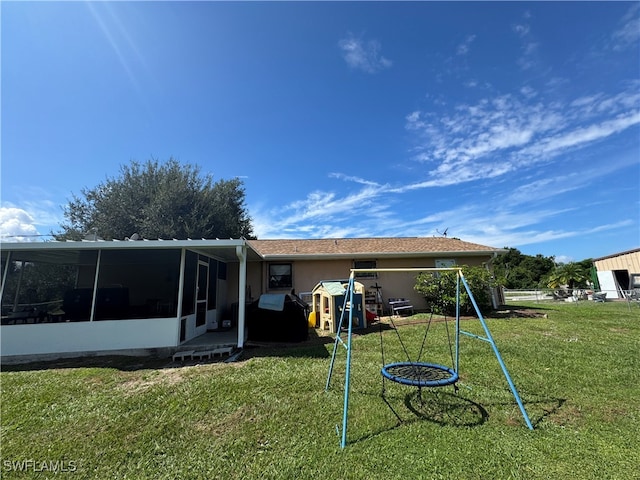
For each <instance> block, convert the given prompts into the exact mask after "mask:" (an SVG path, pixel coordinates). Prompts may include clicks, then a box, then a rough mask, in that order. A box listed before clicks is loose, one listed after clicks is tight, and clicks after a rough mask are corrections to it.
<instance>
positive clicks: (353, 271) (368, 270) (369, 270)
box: [351, 267, 462, 275]
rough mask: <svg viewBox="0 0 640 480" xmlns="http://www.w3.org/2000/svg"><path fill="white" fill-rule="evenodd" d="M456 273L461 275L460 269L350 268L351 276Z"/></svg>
mask: <svg viewBox="0 0 640 480" xmlns="http://www.w3.org/2000/svg"><path fill="white" fill-rule="evenodd" d="M453 271H457V272H459V273H460V275H462V267H424V268H416V267H410V268H352V269H351V275H354V274H356V273H373V272H453Z"/></svg>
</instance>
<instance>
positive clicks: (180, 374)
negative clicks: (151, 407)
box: [118, 367, 189, 395]
mask: <svg viewBox="0 0 640 480" xmlns="http://www.w3.org/2000/svg"><path fill="white" fill-rule="evenodd" d="M188 368H189V367H182V368H166V369H160V370H154V371H153V373H152V374H150V375H145V376H144V377H142V378H132V379H130V380H127V381H126V382H124V383H122V384H121V385H120V386H119V387H118V389H119V390H122V391H124V392H125V393H126V394H128V395H135V394H137V393H142V392H145V391H147V390H149V389H150V388H152V387H154V386H156V385H165V386H171V385H176V384H178V383H180V382H182V381H184V380H185V377H186V375H185V374H186V372H187V369H188Z"/></svg>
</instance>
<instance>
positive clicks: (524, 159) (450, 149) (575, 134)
mask: <svg viewBox="0 0 640 480" xmlns="http://www.w3.org/2000/svg"><path fill="white" fill-rule="evenodd" d="M529 93H531V92H529ZM535 100H536V101H534V102H533V103H530V102H525V101H523V99H522V97H515V96H513V95H500V96H496V97H493V98H484V99H481V100H479V101H477V102H476V103H475V104H471V105H469V104H459V105H457V106H456V107H454V108H453V109H450V110H449V111H448V112H445V113H442V112H436V111H413V112H411V113H410V114H409V115H407V116H406V117H405V126H406V129H407V130H408V131H411V132H413V133H414V134H415V135H416V146H415V147H414V149H413V153H414V160H416V161H418V162H420V163H423V164H425V165H430V166H431V170H430V171H429V172H428V178H427V179H424V180H421V181H419V182H416V183H414V184H411V185H406V186H403V187H401V190H402V191H408V190H413V189H417V188H426V187H433V186H443V185H454V184H460V183H464V182H468V181H472V180H478V179H484V178H493V177H497V176H501V175H504V174H505V173H509V172H512V171H514V170H516V169H518V170H520V169H526V168H532V167H534V166H535V165H538V164H540V163H547V162H550V161H551V160H552V159H554V158H555V157H557V156H558V155H560V154H562V153H565V152H567V151H573V150H577V149H580V148H584V147H586V146H589V145H592V144H593V143H594V142H597V141H599V140H602V139H605V138H607V137H610V136H612V135H615V134H619V133H621V132H623V131H625V130H627V129H629V128H632V127H634V126H637V125H639V124H640V94H639V93H637V90H636V89H635V87H633V86H630V87H628V88H627V90H624V91H621V92H615V93H612V94H604V93H597V94H593V95H583V96H581V97H578V98H576V99H573V100H568V101H566V102H559V101H557V100H555V99H554V100H552V101H549V102H544V99H541V98H540V96H539V95H537V96H536V97H535Z"/></svg>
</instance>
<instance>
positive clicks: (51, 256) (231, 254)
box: [0, 239, 260, 263]
mask: <svg viewBox="0 0 640 480" xmlns="http://www.w3.org/2000/svg"><path fill="white" fill-rule="evenodd" d="M244 246H246V247H247V260H248V261H258V260H260V256H259V254H258V253H256V251H255V250H254V249H253V248H252V247H251V245H249V244H248V243H247V241H246V240H244V239H228V240H220V239H216V240H206V239H202V240H191V239H188V240H135V241H132V240H123V241H118V240H108V241H107V240H82V241H70V240H67V241H63V242H58V241H52V242H15V243H12V242H2V243H0V251H1V252H2V254H3V256H4V255H5V254H6V252H16V253H17V254H18V255H17V257H19V255H20V252H25V253H26V252H28V253H29V258H30V259H34V255H35V256H38V255H42V258H43V259H44V257H46V258H47V259H48V260H49V261H51V260H54V261H55V258H60V259H62V258H69V255H81V252H83V251H89V250H167V249H170V250H179V249H182V248H187V249H189V250H193V251H195V252H198V253H202V254H204V255H210V256H212V257H215V258H217V259H218V260H221V261H223V262H227V263H232V262H238V261H239V260H238V256H237V254H236V248H237V247H244ZM12 258H14V259H16V260H18V259H19V258H16V256H14V254H12Z"/></svg>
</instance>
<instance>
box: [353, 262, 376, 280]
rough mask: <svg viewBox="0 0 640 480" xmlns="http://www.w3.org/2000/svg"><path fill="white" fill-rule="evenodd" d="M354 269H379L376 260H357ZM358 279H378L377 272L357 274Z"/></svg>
mask: <svg viewBox="0 0 640 480" xmlns="http://www.w3.org/2000/svg"><path fill="white" fill-rule="evenodd" d="M353 268H377V267H376V261H375V260H356V261H354V262H353ZM355 277H356V278H378V273H377V272H356V275H355Z"/></svg>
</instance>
